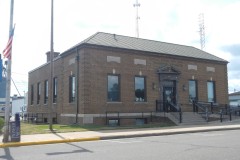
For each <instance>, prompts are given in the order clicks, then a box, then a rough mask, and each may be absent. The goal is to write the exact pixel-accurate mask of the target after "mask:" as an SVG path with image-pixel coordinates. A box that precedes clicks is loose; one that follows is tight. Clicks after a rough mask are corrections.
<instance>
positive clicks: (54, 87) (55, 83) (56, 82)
mask: <svg viewBox="0 0 240 160" xmlns="http://www.w3.org/2000/svg"><path fill="white" fill-rule="evenodd" d="M57 91H58V78H57V77H54V78H53V93H52V94H53V103H56V102H57Z"/></svg>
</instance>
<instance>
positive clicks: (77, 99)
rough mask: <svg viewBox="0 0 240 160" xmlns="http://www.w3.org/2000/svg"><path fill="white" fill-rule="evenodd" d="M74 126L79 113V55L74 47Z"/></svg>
mask: <svg viewBox="0 0 240 160" xmlns="http://www.w3.org/2000/svg"><path fill="white" fill-rule="evenodd" d="M75 83H76V124H78V112H79V87H78V86H79V54H78V47H76V82H75Z"/></svg>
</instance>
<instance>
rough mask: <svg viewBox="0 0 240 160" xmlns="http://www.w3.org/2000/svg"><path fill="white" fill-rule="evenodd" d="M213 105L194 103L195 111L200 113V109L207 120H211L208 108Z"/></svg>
mask: <svg viewBox="0 0 240 160" xmlns="http://www.w3.org/2000/svg"><path fill="white" fill-rule="evenodd" d="M209 105H211V103H209V102H196V101H193V111H194V112H197V113H199V109H200V110H201V111H202V112H201V113H202V115H205V120H206V121H207V122H208V120H209V111H208V106H209Z"/></svg>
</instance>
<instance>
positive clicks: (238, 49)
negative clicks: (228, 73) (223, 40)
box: [222, 44, 240, 57]
mask: <svg viewBox="0 0 240 160" xmlns="http://www.w3.org/2000/svg"><path fill="white" fill-rule="evenodd" d="M222 50H223V51H225V52H230V53H231V54H232V56H237V57H240V44H232V45H227V46H223V47H222Z"/></svg>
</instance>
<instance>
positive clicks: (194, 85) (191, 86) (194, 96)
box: [188, 80, 198, 102]
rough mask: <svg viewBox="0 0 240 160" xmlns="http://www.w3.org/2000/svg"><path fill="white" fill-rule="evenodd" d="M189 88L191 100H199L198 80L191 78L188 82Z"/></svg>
mask: <svg viewBox="0 0 240 160" xmlns="http://www.w3.org/2000/svg"><path fill="white" fill-rule="evenodd" d="M188 89H189V102H192V101H193V100H198V94H197V89H198V88H197V81H195V80H190V81H189V82H188Z"/></svg>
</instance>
